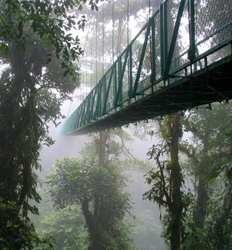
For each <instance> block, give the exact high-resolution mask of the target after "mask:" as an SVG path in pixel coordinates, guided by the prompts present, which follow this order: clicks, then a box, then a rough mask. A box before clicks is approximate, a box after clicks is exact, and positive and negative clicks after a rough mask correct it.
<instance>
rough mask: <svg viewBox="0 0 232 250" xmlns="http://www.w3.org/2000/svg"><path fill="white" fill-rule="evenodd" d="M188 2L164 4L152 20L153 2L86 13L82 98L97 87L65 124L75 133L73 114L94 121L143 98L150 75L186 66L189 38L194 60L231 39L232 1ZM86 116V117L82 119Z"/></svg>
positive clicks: (124, 1)
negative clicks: (72, 127) (70, 125)
mask: <svg viewBox="0 0 232 250" xmlns="http://www.w3.org/2000/svg"><path fill="white" fill-rule="evenodd" d="M192 3H193V6H191V7H190V1H183V0H182V1H177V0H167V1H164V3H163V5H162V6H165V7H163V9H162V11H161V10H159V11H157V12H156V14H155V15H153V14H154V13H155V11H156V10H157V9H158V6H159V5H160V1H158V0H157V1H151V0H144V1H141V0H117V1H116V0H115V1H113V0H112V1H106V2H104V3H103V4H101V5H100V9H99V11H98V12H96V13H91V15H89V16H88V19H89V22H88V25H87V28H86V30H87V32H86V34H85V36H84V39H83V40H84V41H85V43H84V47H85V55H84V57H83V59H82V60H81V69H82V78H81V80H82V81H83V86H85V95H84V96H86V95H87V94H88V93H89V92H90V91H91V89H93V88H94V87H95V86H96V84H98V83H99V86H97V87H95V89H93V90H92V92H91V96H90V97H91V98H89V100H90V99H91V101H89V102H87V101H85V102H84V103H83V104H82V105H81V106H85V105H86V106H85V107H81V108H80V109H79V111H78V112H76V111H75V113H73V115H72V116H71V117H70V118H69V119H68V122H71V123H72V124H75V126H76V128H77V127H80V126H83V124H84V122H78V125H77V124H76V123H75V121H74V120H75V119H77V118H76V117H77V115H78V116H81V119H87V120H88V121H93V122H94V121H95V120H96V119H98V118H99V117H101V116H104V115H105V114H106V113H107V112H111V111H112V110H114V109H117V108H118V107H120V106H121V105H124V104H125V105H127V102H128V100H130V98H131V96H133V95H134V97H135V96H136V95H141V94H142V95H144V93H145V92H144V91H145V90H146V89H147V88H149V87H151V85H152V84H154V82H152V81H151V80H150V79H151V76H152V79H153V81H155V82H159V80H161V79H162V78H163V75H164V73H166V74H170V75H172V74H175V72H177V71H179V70H180V69H181V68H183V67H185V65H188V64H189V63H191V58H190V57H189V52H190V49H192V48H191V46H192V44H191V39H192V42H194V47H195V50H194V53H195V55H194V56H195V58H197V57H199V56H201V55H202V54H203V53H205V52H207V51H211V50H213V49H216V48H217V47H218V46H222V45H223V44H224V43H226V42H228V41H229V40H231V38H232V21H231V20H232V1H230V0H220V1H219V0H193V1H192ZM191 8H194V12H193V13H194V16H191V15H192V14H191V13H192V12H191V10H190V9H191ZM193 24H194V30H192V28H191V25H193ZM193 33H194V34H193ZM137 34H138V35H137ZM134 37H135V39H133V38H134ZM193 38H194V39H193ZM173 44H174V47H173V48H172V46H173ZM220 53H221V54H219V57H223V56H224V54H223V53H224V52H220ZM169 60H170V62H169ZM214 60H215V58H213V59H212V61H214ZM169 63H170V65H168V64H169ZM166 71H167V72H166ZM172 81H174V80H172ZM86 86H87V87H86ZM132 90H133V91H132ZM80 91H83V89H81V90H80ZM138 98H139V97H138ZM89 111H91V112H92V115H91V116H89V115H88V114H87V113H88V112H89ZM91 119H92V120H91ZM75 126H74V127H75ZM68 130H69V129H68Z"/></svg>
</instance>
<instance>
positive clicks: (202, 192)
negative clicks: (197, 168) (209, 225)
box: [193, 174, 208, 228]
mask: <svg viewBox="0 0 232 250" xmlns="http://www.w3.org/2000/svg"><path fill="white" fill-rule="evenodd" d="M206 182H207V177H206V176H205V175H203V174H202V175H200V176H199V180H198V186H197V202H196V207H195V209H194V216H193V221H194V224H195V225H196V226H197V227H198V228H203V227H204V222H205V217H206V210H207V202H208V187H207V183H206Z"/></svg>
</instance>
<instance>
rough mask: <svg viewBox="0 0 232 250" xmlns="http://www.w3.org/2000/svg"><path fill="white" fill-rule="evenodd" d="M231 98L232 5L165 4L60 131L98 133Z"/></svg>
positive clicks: (213, 0) (219, 0)
mask: <svg viewBox="0 0 232 250" xmlns="http://www.w3.org/2000/svg"><path fill="white" fill-rule="evenodd" d="M231 97H232V1H231V0H179V1H175V0H167V1H164V2H163V3H162V4H161V6H160V8H159V10H158V11H157V12H156V13H155V14H154V15H153V16H152V17H150V19H149V21H148V23H147V24H146V25H145V26H144V27H143V28H142V30H141V31H140V32H139V33H138V35H137V36H136V37H135V38H134V39H133V40H132V41H131V42H130V43H129V45H128V46H127V48H126V49H125V50H124V51H123V52H122V53H121V55H120V56H119V57H118V58H117V60H116V61H115V62H114V64H113V65H112V66H111V67H110V69H108V71H107V72H106V73H105V74H104V75H103V77H102V78H101V80H100V81H99V82H98V84H97V85H96V86H95V87H94V88H93V89H92V91H91V92H90V93H89V95H88V96H87V97H86V98H85V100H84V101H83V102H82V103H81V105H79V107H78V108H77V109H76V110H75V111H74V112H73V113H72V114H71V116H70V117H69V118H68V119H67V120H66V122H65V124H64V128H63V131H64V133H66V134H78V133H79V134H81V133H87V132H92V131H98V130H102V129H105V128H112V127H116V126H121V125H125V124H128V123H131V122H137V121H141V120H144V119H149V118H154V117H156V116H160V115H165V114H169V113H172V112H176V111H179V110H186V109H191V108H193V107H195V106H198V105H203V104H209V103H212V102H215V101H222V100H229V99H230V98H231Z"/></svg>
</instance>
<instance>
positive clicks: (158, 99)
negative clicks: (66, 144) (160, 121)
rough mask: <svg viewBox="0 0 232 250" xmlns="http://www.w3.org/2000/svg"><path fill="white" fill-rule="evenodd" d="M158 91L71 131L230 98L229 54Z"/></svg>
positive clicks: (231, 65)
mask: <svg viewBox="0 0 232 250" xmlns="http://www.w3.org/2000/svg"><path fill="white" fill-rule="evenodd" d="M161 85H163V87H161V88H160V89H159V91H155V92H154V93H152V94H150V95H147V96H146V97H144V98H140V99H139V100H134V102H133V103H131V104H130V105H128V106H126V107H124V108H122V109H120V110H119V111H115V112H113V113H112V114H111V115H107V116H105V117H103V118H102V119H100V120H98V121H94V122H92V123H90V124H88V125H87V126H85V127H83V128H82V129H79V130H77V131H76V132H74V134H75V133H76V134H85V133H88V132H96V131H99V130H103V129H107V128H113V127H119V126H122V125H126V124H129V123H133V122H138V121H141V120H146V119H149V118H155V117H157V116H161V115H165V114H169V113H173V112H176V111H181V110H187V109H191V108H194V107H196V106H199V105H203V104H209V103H212V102H215V101H219V102H220V101H223V100H229V99H231V98H232V56H230V57H227V58H225V59H223V61H220V62H218V63H214V64H213V65H211V66H209V68H207V69H204V70H202V71H200V72H197V73H195V74H192V75H191V76H190V77H186V78H183V79H179V80H177V81H176V82H175V83H174V84H170V85H169V86H166V87H165V86H164V83H161Z"/></svg>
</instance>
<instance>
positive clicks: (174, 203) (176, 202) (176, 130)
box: [168, 113, 183, 250]
mask: <svg viewBox="0 0 232 250" xmlns="http://www.w3.org/2000/svg"><path fill="white" fill-rule="evenodd" d="M168 130H169V135H170V138H169V143H168V146H169V151H170V168H171V174H170V197H171V207H170V217H171V222H170V234H171V235H170V246H171V250H179V249H180V246H181V227H182V212H183V201H182V195H181V185H182V172H181V167H180V164H179V156H178V154H179V139H180V137H181V134H182V131H181V122H180V113H176V114H173V115H170V116H169V117H168Z"/></svg>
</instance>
